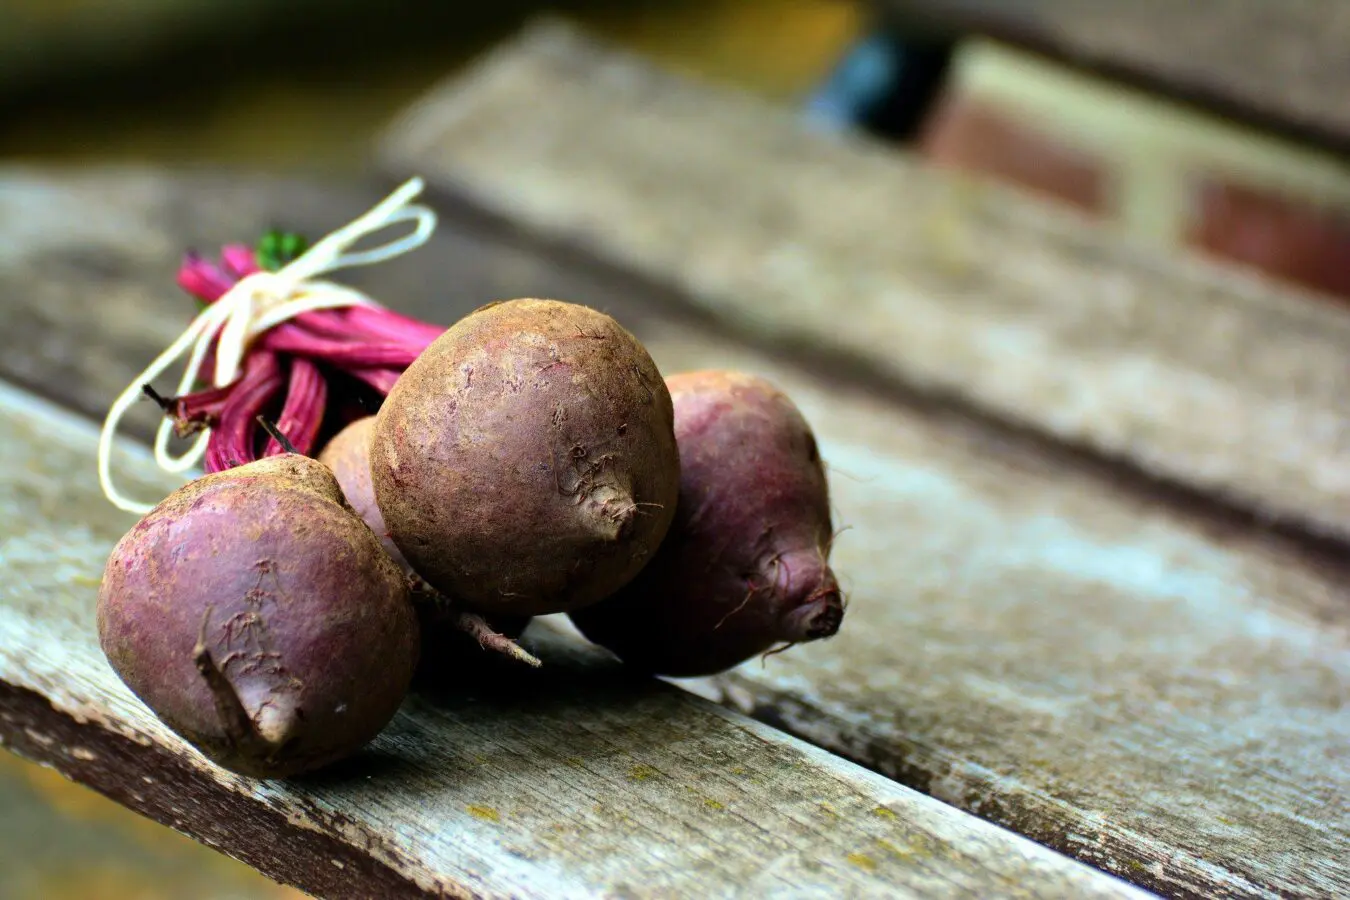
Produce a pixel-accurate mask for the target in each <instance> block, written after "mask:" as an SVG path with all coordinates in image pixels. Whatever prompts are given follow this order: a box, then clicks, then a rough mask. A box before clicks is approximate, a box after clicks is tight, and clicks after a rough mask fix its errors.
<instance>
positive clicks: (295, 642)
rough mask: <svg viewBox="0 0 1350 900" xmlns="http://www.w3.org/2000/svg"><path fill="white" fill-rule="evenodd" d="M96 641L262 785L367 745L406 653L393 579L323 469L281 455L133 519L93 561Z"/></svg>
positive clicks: (165, 716)
mask: <svg viewBox="0 0 1350 900" xmlns="http://www.w3.org/2000/svg"><path fill="white" fill-rule="evenodd" d="M98 634H99V642H100V644H101V645H102V647H103V651H104V653H105V655H106V656H107V658H108V661H109V662H110V663H111V665H112V667H113V669H114V671H116V672H117V674H118V676H119V677H121V679H122V680H123V681H124V682H125V683H126V684H127V686H128V687H129V688H130V689H131V690H132V692H133V693H135V694H136V696H138V697H139V698H140V699H141V700H142V701H143V702H144V703H145V704H146V705H147V706H148V707H149V708H150V709H151V710H152V711H153V712H154V713H155V714H156V715H157V716H158V717H159V718H160V719H161V720H162V721H163V722H164V723H165V724H166V725H168V726H169V727H170V728H172V729H173V730H174V731H175V732H177V733H178V734H179V735H181V736H182V737H183V738H185V739H186V740H187V741H189V742H190V743H192V744H193V745H194V746H196V747H197V748H198V749H200V750H201V751H202V753H203V754H204V755H205V756H207V757H208V758H209V759H211V760H213V761H214V762H216V763H217V764H219V765H221V766H223V767H225V768H227V769H231V770H233V771H235V772H239V773H241V774H245V775H252V776H257V777H271V778H280V777H286V776H290V775H295V774H298V773H301V772H305V771H309V770H312V769H316V768H319V767H320V766H323V765H325V764H327V763H330V762H334V761H336V760H338V759H341V758H343V757H345V756H348V755H350V754H352V753H353V752H355V751H356V750H357V749H359V748H360V747H361V746H362V745H363V744H365V743H366V742H367V741H369V740H370V739H371V738H373V737H374V736H375V735H376V734H377V733H378V732H379V731H380V730H381V729H382V728H383V727H384V726H385V725H386V724H387V723H388V722H389V720H390V719H391V718H392V717H393V715H394V713H395V712H396V711H397V709H398V707H399V704H400V703H401V702H402V700H403V698H404V696H405V694H406V693H407V691H408V688H409V685H410V683H411V681H412V676H413V672H414V669H415V666H416V663H417V652H418V625H417V618H416V615H415V613H414V610H413V607H412V604H411V602H410V600H409V589H408V582H407V578H406V577H405V575H404V573H403V572H402V570H400V569H399V567H398V566H397V565H396V564H395V563H394V561H393V560H392V559H391V558H390V557H389V555H388V554H387V553H386V552H385V551H384V549H383V548H382V547H381V546H380V542H379V540H378V539H377V538H376V536H375V534H374V533H373V532H372V531H371V530H370V528H369V527H368V526H367V525H366V524H365V523H364V522H363V521H361V519H360V518H359V517H358V516H357V515H356V514H355V512H354V511H353V510H352V508H351V507H350V506H348V505H347V504H346V503H345V501H344V500H343V496H342V492H341V490H340V489H339V487H338V483H337V481H336V480H335V479H334V477H333V475H332V474H331V473H330V472H329V470H328V469H327V468H326V467H325V466H323V465H321V464H320V463H319V462H317V461H316V460H313V459H309V458H307V457H304V456H299V455H296V454H293V453H285V454H282V455H279V456H272V457H268V458H266V459H262V460H259V461H256V462H252V463H248V464H246V465H242V466H239V467H236V468H233V469H228V470H225V471H222V472H218V473H214V474H208V475H205V476H203V477H201V478H199V479H197V480H196V481H193V482H191V483H189V484H187V485H185V486H184V487H182V488H180V489H178V490H177V491H175V492H174V493H172V494H170V495H169V496H168V497H167V498H166V499H165V500H164V501H162V502H161V503H160V504H159V505H158V506H156V507H155V508H154V509H153V510H152V511H151V512H149V513H148V514H147V515H146V516H145V517H144V518H143V519H141V521H140V522H139V523H137V524H136V525H135V526H134V527H133V528H132V529H131V530H130V531H129V532H128V533H127V534H126V535H124V536H123V537H122V539H121V540H120V541H119V542H118V543H117V545H116V547H115V548H114V549H113V552H112V554H111V555H110V556H109V558H108V562H107V565H106V567H105V569H104V575H103V582H102V586H101V587H100V589H99V597H98Z"/></svg>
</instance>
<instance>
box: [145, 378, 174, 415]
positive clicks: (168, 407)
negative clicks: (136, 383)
mask: <svg viewBox="0 0 1350 900" xmlns="http://www.w3.org/2000/svg"><path fill="white" fill-rule="evenodd" d="M141 393H142V394H145V396H147V397H149V398H150V399H151V400H153V401H155V405H156V406H158V407H159V408H160V409H162V410H164V412H166V413H168V412H171V411H172V409H173V401H172V400H170V399H169V398H168V397H165V396H164V395H163V394H161V393H160V392H159V391H157V390H155V389H154V387H152V386H151V385H149V384H143V385H141Z"/></svg>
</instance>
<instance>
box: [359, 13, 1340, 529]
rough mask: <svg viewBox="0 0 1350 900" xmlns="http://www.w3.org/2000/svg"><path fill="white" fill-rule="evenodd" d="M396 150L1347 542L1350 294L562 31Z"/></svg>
mask: <svg viewBox="0 0 1350 900" xmlns="http://www.w3.org/2000/svg"><path fill="white" fill-rule="evenodd" d="M384 159H385V165H386V168H387V169H388V170H391V171H397V172H400V173H403V172H409V171H416V172H421V173H424V174H425V175H427V176H428V177H430V178H433V179H436V180H437V181H438V183H439V184H440V185H441V186H443V187H445V188H447V189H448V190H452V191H454V192H455V193H456V195H461V196H467V197H468V198H470V199H471V200H472V201H473V202H475V203H478V204H481V205H482V206H483V207H485V208H486V209H488V210H491V211H493V212H495V213H498V214H501V215H503V216H505V217H507V218H509V219H510V220H511V221H512V222H514V223H517V224H518V225H520V226H522V227H526V228H529V229H533V230H534V231H535V232H536V233H538V234H541V235H544V236H547V237H548V238H550V239H556V240H561V241H564V242H566V243H568V244H569V245H570V246H577V247H583V248H585V249H586V250H587V251H590V252H594V253H595V254H597V255H599V256H601V257H603V258H605V259H607V260H610V261H612V262H615V263H618V264H620V265H622V266H623V267H626V268H628V269H630V270H632V271H635V272H638V273H641V274H642V275H644V276H647V277H649V278H651V279H653V280H655V281H658V282H660V283H663V284H670V285H673V286H676V287H678V288H680V289H682V290H683V291H684V292H685V294H686V296H687V299H688V300H690V301H692V302H693V303H694V304H696V305H697V306H698V307H699V308H700V309H702V310H703V311H704V312H706V313H708V314H711V315H712V316H715V317H717V319H719V320H720V321H723V322H726V323H729V324H731V325H734V326H735V327H736V328H737V329H739V330H740V332H741V333H743V334H745V335H748V336H751V337H753V338H754V339H756V340H760V339H763V340H773V341H776V342H778V343H779V344H781V345H783V346H785V347H788V348H801V347H804V348H807V349H810V350H816V349H819V348H822V347H823V348H826V349H827V350H831V351H837V353H839V354H846V355H848V356H849V357H850V358H851V359H861V360H863V361H865V363H866V364H867V365H869V366H871V367H872V368H873V369H874V370H876V371H879V372H882V373H884V374H886V375H888V376H892V377H893V378H894V379H896V380H899V381H902V382H904V383H906V384H907V385H909V386H911V387H915V388H918V389H921V390H924V391H932V392H937V393H939V394H954V395H958V396H960V397H962V398H964V399H965V400H966V401H968V402H969V403H971V404H972V405H974V406H976V407H978V408H980V409H983V410H985V411H987V412H990V413H992V414H994V415H997V416H1000V417H1003V418H1005V419H1007V420H1011V421H1013V422H1015V423H1018V424H1024V425H1029V426H1032V427H1034V428H1037V429H1040V430H1042V431H1043V432H1046V433H1048V434H1050V435H1053V436H1055V437H1058V438H1061V439H1065V440H1068V441H1071V442H1074V443H1075V444H1079V445H1086V446H1088V447H1091V448H1093V449H1095V450H1097V451H1100V452H1102V453H1104V454H1106V455H1108V456H1111V457H1114V458H1118V459H1125V460H1128V461H1130V462H1131V463H1132V464H1134V465H1136V466H1138V467H1140V468H1142V469H1144V470H1146V471H1148V472H1150V473H1152V474H1153V475H1156V476H1160V477H1162V478H1163V479H1166V480H1170V481H1175V482H1180V483H1183V484H1187V485H1190V486H1193V487H1198V488H1200V489H1204V490H1207V491H1211V492H1215V493H1218V494H1222V495H1224V496H1225V497H1227V498H1228V499H1229V500H1230V501H1232V502H1236V503H1239V504H1242V505H1245V506H1247V507H1248V508H1251V509H1255V510H1256V511H1258V512H1259V514H1260V515H1261V517H1262V518H1263V519H1267V518H1268V519H1287V520H1290V521H1292V522H1295V523H1298V525H1299V526H1301V527H1307V528H1310V529H1312V530H1314V531H1318V532H1321V533H1323V534H1332V535H1336V536H1338V537H1342V538H1345V537H1350V467H1347V466H1346V464H1345V460H1346V459H1347V457H1348V456H1350V416H1347V413H1346V405H1345V388H1346V385H1347V383H1350V311H1347V310H1346V309H1344V308H1337V307H1336V306H1334V305H1333V304H1330V303H1324V302H1322V301H1321V300H1320V299H1318V298H1314V297H1311V296H1309V295H1304V294H1300V293H1296V292H1294V291H1293V290H1283V289H1280V288H1278V287H1276V286H1274V285H1272V284H1270V283H1266V282H1262V281H1259V280H1257V279H1255V278H1254V277H1250V276H1246V275H1243V274H1240V273H1237V272H1230V271H1227V270H1224V269H1221V268H1219V267H1217V266H1212V265H1207V264H1204V263H1202V262H1200V261H1198V260H1191V259H1186V258H1182V257H1171V256H1166V255H1162V254H1161V253H1160V252H1159V251H1156V250H1153V249H1150V248H1143V247H1135V246H1128V245H1125V244H1123V243H1122V242H1121V241H1120V238H1119V236H1118V235H1116V234H1114V233H1113V232H1111V231H1109V230H1106V229H1104V228H1098V227H1094V226H1092V225H1090V224H1088V223H1086V222H1085V221H1084V220H1082V219H1080V218H1078V217H1077V216H1075V215H1073V214H1072V213H1070V212H1067V211H1064V210H1060V209H1057V208H1051V207H1048V206H1043V205H1041V204H1039V203H1034V202H1032V201H1030V200H1029V199H1027V198H1025V197H1022V196H1019V195H1017V194H1015V193H1012V192H1010V191H1007V190H1004V189H999V188H995V187H993V186H987V185H982V184H980V183H978V182H975V181H969V180H964V179H962V178H960V177H958V176H954V175H951V174H948V173H945V172H940V171H937V170H935V169H933V168H931V167H929V166H926V165H924V164H921V163H918V162H916V161H913V160H911V159H910V158H908V157H907V156H905V155H903V154H899V153H896V152H892V151H890V150H885V149H882V148H879V147H876V146H873V145H870V144H868V143H867V142H863V141H851V140H839V139H836V138H834V137H832V136H829V135H819V134H812V133H811V132H810V131H809V130H808V128H807V127H806V126H805V125H804V124H803V123H801V122H800V121H799V120H798V119H797V118H796V117H795V116H794V115H792V114H791V113H789V112H788V111H787V110H780V109H777V108H775V107H773V106H770V105H768V104H766V103H765V102H763V101H760V100H756V99H754V98H752V97H749V96H745V95H741V94H736V93H732V92H729V91H722V90H717V89H715V88H712V87H710V86H707V85H702V84H698V83H695V82H692V81H688V80H684V79H681V78H678V77H676V76H673V75H669V74H666V73H663V72H660V71H657V70H655V69H653V68H652V67H650V66H649V65H647V64H645V63H643V62H642V61H640V60H638V59H636V58H633V57H631V56H628V55H626V54H622V53H619V52H616V51H614V50H613V49H611V48H609V47H607V46H605V45H603V44H601V43H599V42H594V41H591V40H589V39H587V38H586V37H584V36H582V35H579V34H578V33H576V32H574V31H572V30H570V29H568V28H566V27H564V26H558V25H555V24H552V23H549V24H544V25H539V26H537V27H535V28H533V29H531V30H529V31H528V32H527V33H526V35H525V36H523V37H521V38H519V39H518V40H517V41H516V42H514V43H512V44H510V45H509V46H507V47H506V48H504V49H500V50H498V51H497V52H495V53H493V54H491V55H490V56H489V57H488V58H487V59H486V60H485V61H484V62H483V63H481V64H480V65H479V66H478V67H477V68H475V69H473V70H472V71H470V73H468V74H466V75H464V76H463V77H457V78H454V79H452V80H451V81H449V82H448V83H447V84H446V85H444V86H443V87H441V88H440V89H438V90H436V91H434V92H433V93H432V94H431V95H430V96H428V97H427V98H425V99H424V100H423V101H422V102H420V103H418V104H417V105H416V106H415V107H414V108H413V109H412V110H411V111H410V112H409V113H408V114H407V115H406V116H405V117H404V118H403V119H402V120H401V121H400V122H399V123H398V124H397V125H396V126H395V127H394V128H393V129H392V130H391V132H390V133H389V135H388V138H387V140H386V142H385V145H384Z"/></svg>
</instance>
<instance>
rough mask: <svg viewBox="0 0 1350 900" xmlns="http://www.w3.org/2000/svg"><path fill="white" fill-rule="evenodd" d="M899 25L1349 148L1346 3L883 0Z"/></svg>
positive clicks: (1349, 22)
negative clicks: (1030, 53) (1011, 50)
mask: <svg viewBox="0 0 1350 900" xmlns="http://www.w3.org/2000/svg"><path fill="white" fill-rule="evenodd" d="M875 5H876V6H878V7H880V9H881V10H882V11H883V13H884V14H885V15H886V16H887V17H888V18H889V19H890V20H892V21H893V22H895V23H896V24H897V25H898V26H899V27H901V28H911V29H913V28H926V29H936V30H939V31H943V32H945V33H947V34H948V35H953V36H955V35H959V34H962V33H976V34H983V35H987V36H990V37H995V38H999V39H1002V40H1006V41H1010V42H1013V43H1017V44H1021V45H1023V46H1026V47H1029V48H1032V49H1035V50H1038V51H1040V52H1042V53H1045V54H1048V55H1050V56H1053V57H1056V58H1058V59H1062V60H1065V61H1067V62H1071V63H1074V64H1077V65H1079V66H1083V67H1086V68H1090V69H1093V70H1096V71H1099V72H1101V73H1103V74H1106V75H1110V76H1113V77H1116V78H1120V79H1123V80H1128V81H1130V82H1134V83H1137V84H1140V85H1143V86H1146V87H1149V88H1153V89H1156V90H1159V91H1161V92H1165V93H1169V94H1173V95H1176V96H1179V97H1182V98H1185V99H1190V100H1193V101H1196V102H1199V103H1203V104H1205V105H1207V106H1210V107H1213V108H1215V109H1217V110H1218V111H1220V112H1223V113H1226V114H1229V115H1233V116H1237V117H1241V118H1246V119H1249V120H1252V121H1255V122H1257V123H1260V124H1263V125H1266V126H1268V127H1272V128H1277V129H1280V130H1284V131H1288V132H1291V133H1293V134H1296V135H1299V136H1302V137H1305V138H1308V139H1311V140H1316V141H1319V142H1322V143H1326V144H1330V145H1332V146H1334V147H1337V148H1339V149H1342V150H1344V149H1347V148H1350V99H1348V98H1350V56H1347V54H1346V52H1345V47H1346V46H1347V44H1350V8H1347V7H1346V5H1345V4H1344V3H1341V2H1338V0H1285V2H1280V3H1270V2H1268V0H1194V2H1189V3H1173V2H1169V0H1133V2H1130V3H1098V2H1095V0H1017V2H1015V3H1009V2H1007V0H876V2H875Z"/></svg>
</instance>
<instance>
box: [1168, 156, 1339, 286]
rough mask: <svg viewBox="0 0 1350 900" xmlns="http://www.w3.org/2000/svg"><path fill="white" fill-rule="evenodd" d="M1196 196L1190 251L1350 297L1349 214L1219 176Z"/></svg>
mask: <svg viewBox="0 0 1350 900" xmlns="http://www.w3.org/2000/svg"><path fill="white" fill-rule="evenodd" d="M1196 193H1197V197H1196V204H1195V208H1194V210H1193V211H1192V214H1191V221H1192V224H1191V226H1190V227H1189V229H1188V233H1187V236H1186V240H1187V242H1188V243H1189V244H1190V245H1191V246H1193V247H1198V248H1200V249H1202V250H1204V251H1206V252H1208V253H1212V254H1214V255H1215V256H1218V257H1221V258H1224V259H1229V260H1233V261H1236V262H1241V263H1244V264H1247V265H1250V266H1255V267H1256V268H1259V269H1262V270H1264V271H1266V272H1269V273H1271V274H1273V275H1276V276H1279V277H1282V278H1285V279H1288V280H1289V281H1292V282H1295V283H1297V284H1302V285H1305V286H1307V287H1311V288H1314V289H1317V290H1323V291H1328V292H1330V293H1333V294H1337V295H1339V296H1342V297H1350V213H1337V212H1332V211H1329V210H1325V209H1320V208H1318V206H1317V205H1316V204H1314V203H1312V202H1310V201H1308V200H1300V199H1298V198H1294V197H1288V196H1281V195H1280V194H1278V193H1276V192H1275V191H1272V190H1267V189H1262V188H1255V187H1249V186H1244V185H1240V184H1234V183H1232V182H1229V181H1223V180H1221V179H1219V178H1217V177H1216V178H1205V179H1201V180H1200V181H1199V183H1198V187H1197V192H1196Z"/></svg>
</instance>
